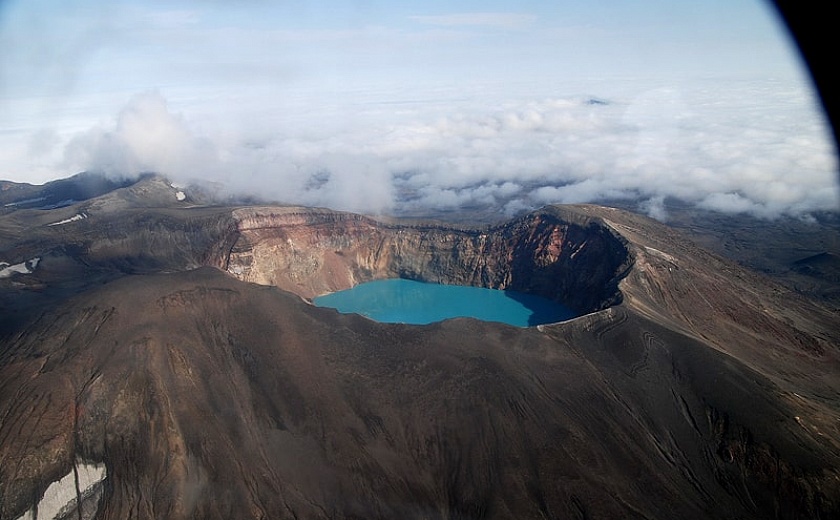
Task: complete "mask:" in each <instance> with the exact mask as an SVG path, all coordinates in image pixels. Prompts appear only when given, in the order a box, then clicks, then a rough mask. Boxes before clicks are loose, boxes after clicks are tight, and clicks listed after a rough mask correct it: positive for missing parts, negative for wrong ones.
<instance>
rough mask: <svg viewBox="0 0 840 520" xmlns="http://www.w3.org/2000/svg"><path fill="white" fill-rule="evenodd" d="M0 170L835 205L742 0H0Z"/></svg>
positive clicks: (34, 177)
mask: <svg viewBox="0 0 840 520" xmlns="http://www.w3.org/2000/svg"><path fill="white" fill-rule="evenodd" d="M0 44H2V46H3V48H4V50H5V51H4V54H3V56H2V57H0V117H2V120H3V121H4V122H5V123H6V124H5V125H4V126H3V129H2V130H3V134H4V139H3V140H2V141H0V164H1V165H2V170H0V178H2V179H6V180H12V181H18V182H31V183H43V182H46V181H49V180H53V179H57V178H63V177H67V176H70V175H72V174H74V173H77V172H79V171H85V170H88V171H99V172H103V173H106V174H110V175H118V176H131V175H134V174H136V173H139V172H143V171H155V172H158V173H161V174H163V175H166V176H167V177H169V178H171V179H173V180H175V181H179V182H188V181H190V180H193V179H203V180H209V181H213V182H219V183H222V184H224V185H225V186H226V189H228V190H229V191H230V192H231V193H235V194H239V195H248V194H253V195H258V196H263V197H269V198H272V199H276V200H280V201H284V202H289V203H295V204H305V205H318V206H327V207H332V208H334V209H341V210H351V211H364V212H373V213H377V212H379V213H389V212H394V211H395V210H396V209H402V210H405V209H409V210H411V209H419V208H434V209H456V208H459V207H463V206H469V205H482V206H488V207H489V206H494V205H495V206H497V207H498V211H499V212H500V213H508V214H510V213H514V212H516V211H519V210H522V209H529V208H533V207H537V206H541V205H544V204H548V203H573V202H592V201H596V200H608V199H613V200H629V199H640V200H642V201H644V204H643V206H644V208H647V210H648V213H649V214H651V215H652V216H654V217H657V218H665V215H664V214H662V204H663V201H664V199H665V198H667V197H675V198H678V199H680V200H683V201H686V202H688V203H691V204H695V205H697V206H698V207H702V208H706V209H714V210H719V211H726V212H746V213H750V214H753V215H757V216H762V217H773V216H777V215H783V214H787V215H793V216H803V217H804V216H807V215H808V214H809V213H810V212H813V211H820V210H836V209H838V201H840V195H838V193H840V189H838V182H837V180H838V177H837V171H838V166H837V152H836V150H835V149H834V144H833V142H832V140H831V134H830V127H829V124H828V122H827V120H826V118H825V116H824V114H823V113H822V112H821V108H820V106H819V102H818V99H817V98H816V94H815V91H814V89H813V87H812V85H811V83H810V79H809V78H808V77H807V76H806V70H805V68H804V66H803V64H802V62H801V60H800V58H799V57H798V55H797V54H796V51H795V49H794V47H793V45H792V42H791V40H790V38H789V37H788V36H787V33H786V32H785V30H784V28H783V26H782V25H781V22H780V20H779V19H778V16H777V15H776V13H775V11H773V9H772V4H770V3H765V2H758V1H754V0H753V1H747V0H740V1H729V2H717V1H715V2H710V1H702V2H701V1H699V0H698V1H691V2H680V3H679V5H674V3H673V2H665V1H658V0H657V1H653V0H648V1H644V2H642V1H638V2H629V3H612V2H593V3H587V4H585V5H580V4H579V3H574V2H555V3H547V2H536V1H534V2H529V1H525V2H522V1H519V2H516V3H514V2H509V1H508V2H503V1H497V2H481V3H479V2H472V1H469V2H460V3H458V4H457V5H456V4H453V3H451V2H424V3H414V2H391V3H378V2H375V1H356V2H321V3H318V4H306V3H305V4H302V5H297V4H291V3H272V2H261V1H250V2H245V3H243V4H241V5H237V6H232V5H227V4H225V3H220V2H213V1H209V0H208V1H197V2H151V3H139V2H128V1H123V2H113V3H108V4H107V5H100V4H99V3H96V2H85V1H82V2H75V3H73V4H72V5H71V4H67V3H62V2H55V1H28V2H22V1H10V2H6V3H3V4H2V5H0Z"/></svg>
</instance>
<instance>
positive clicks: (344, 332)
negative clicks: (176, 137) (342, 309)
mask: <svg viewBox="0 0 840 520" xmlns="http://www.w3.org/2000/svg"><path fill="white" fill-rule="evenodd" d="M156 182H157V181H156V180H155V179H146V180H144V181H143V183H145V184H140V185H138V186H134V187H133V189H134V191H132V192H131V194H136V193H138V192H139V193H141V195H142V192H143V190H149V193H153V194H156V195H155V197H159V199H156V200H159V201H160V202H159V203H152V202H148V200H149V199H143V200H146V201H147V202H144V203H140V204H134V203H133V202H131V197H129V196H127V195H126V192H124V191H122V192H121V191H119V190H118V191H115V192H112V193H109V194H107V195H105V196H103V197H101V198H96V199H91V200H90V201H87V202H85V204H90V205H89V206H86V207H88V208H90V211H89V212H88V217H87V218H85V219H78V220H76V221H72V222H68V223H67V224H62V225H61V226H66V227H65V228H64V232H62V233H55V232H54V230H52V229H51V228H54V227H57V226H52V227H51V226H48V223H49V222H54V221H56V220H57V217H58V216H59V215H54V216H50V215H49V214H50V213H52V212H53V211H56V210H48V211H45V213H43V214H42V213H39V214H37V215H36V216H37V217H38V218H39V219H41V220H37V221H33V220H31V219H32V218H34V217H30V216H28V214H27V213H26V211H27V210H17V211H13V212H11V213H9V214H7V215H5V216H3V217H2V218H0V230H5V231H14V230H15V229H17V227H19V228H21V229H25V230H26V232H9V233H7V234H5V235H0V239H2V240H0V254H2V255H5V256H4V258H9V259H10V262H12V261H14V262H20V261H21V260H20V259H25V258H29V257H30V256H34V255H37V254H40V255H42V257H43V260H41V261H40V262H39V263H38V265H37V266H36V268H34V269H32V270H31V272H27V273H15V274H13V275H11V276H9V277H7V278H3V279H0V296H2V298H0V303H2V304H3V305H4V309H3V310H4V313H5V316H4V319H3V320H2V322H0V325H2V327H0V342H2V343H0V518H3V519H5V518H18V517H20V516H21V515H24V514H28V513H27V512H29V513H32V512H34V511H36V510H37V511H48V510H52V509H55V510H58V509H60V508H61V507H62V506H63V505H64V504H59V506H55V505H54V502H57V501H58V502H60V501H59V500H58V498H57V497H60V496H66V497H69V498H67V499H66V500H65V502H66V501H67V500H69V501H70V502H71V504H70V505H69V506H66V507H64V509H63V511H64V513H62V514H63V515H64V517H67V518H70V517H72V518H77V517H78V516H79V515H78V514H77V511H76V508H75V505H73V504H72V502H73V499H74V498H75V500H76V501H81V502H82V504H83V507H82V508H81V509H82V510H83V514H82V517H86V516H90V515H93V514H95V515H96V516H97V517H98V518H204V517H207V518H394V517H403V518H511V517H516V518H623V517H639V518H674V517H686V518H720V517H736V518H768V517H770V518H772V517H780V518H830V517H836V516H838V515H840V472H838V468H840V466H839V465H838V464H840V431H838V427H837V425H838V424H840V423H838V421H840V393H838V390H840V381H839V380H838V375H840V363H838V345H840V338H838V328H837V326H836V325H837V323H838V320H837V315H836V314H835V313H832V312H830V311H827V310H826V309H824V308H822V307H821V306H819V305H817V304H814V303H812V302H810V301H808V300H804V299H801V298H798V297H796V296H795V295H794V294H791V293H790V292H788V291H785V290H783V289H782V288H781V287H780V286H777V285H775V284H773V283H772V282H770V281H768V280H767V279H764V278H762V277H760V276H757V275H755V274H753V273H751V272H749V271H746V270H743V269H741V268H739V267H738V266H736V265H734V264H731V263H728V262H726V261H723V260H721V259H720V258H718V257H716V256H714V255H711V254H709V253H707V252H705V251H703V250H702V249H699V248H697V247H696V246H694V245H693V244H691V243H690V242H688V241H686V240H684V239H682V238H681V236H680V235H679V234H677V233H675V232H674V231H673V230H670V229H669V228H667V227H666V226H663V225H661V224H658V223H656V222H654V221H651V220H649V219H646V218H644V217H639V216H636V215H633V214H630V213H627V212H623V211H617V210H610V209H608V208H600V207H595V206H579V207H548V208H544V209H543V210H541V211H538V212H535V213H533V214H530V215H526V216H524V217H522V218H520V219H516V220H513V221H511V222H508V223H505V224H502V225H499V226H495V227H490V228H483V229H461V228H455V227H447V226H445V225H443V224H434V225H432V224H418V223H414V224H411V225H408V224H405V223H400V222H386V221H382V220H377V219H370V218H366V217H361V216H358V215H350V214H346V213H337V212H331V211H328V210H314V209H305V208H240V209H237V210H233V209H228V208H221V207H216V208H209V207H201V208H199V207H190V205H189V204H187V202H188V201H178V200H176V199H175V198H174V197H172V194H171V193H170V192H169V191H171V189H172V188H171V187H168V185H166V184H165V183H160V182H158V183H157V184H155V183H156ZM150 183H151V184H150ZM123 189H125V188H123ZM138 190H139V191H138ZM168 190H169V191H168ZM131 196H132V197H133V196H134V195H131ZM141 198H142V196H141ZM114 201H117V202H119V201H122V202H119V203H117V202H114ZM156 204H158V207H155V205H156ZM61 211H65V212H74V211H79V206H75V207H68V208H65V209H63V210H61ZM45 215H46V216H45ZM63 218H67V217H63ZM27 223H29V227H27ZM58 227H60V226H58ZM39 248H40V249H39ZM44 248H46V249H44ZM43 251H48V252H47V253H44V252H43ZM0 259H2V258H0ZM132 259H133V260H132ZM15 265H17V264H15ZM200 265H207V266H214V267H202V268H198V269H195V267H197V266H200ZM155 271H158V272H165V273H168V274H154V272H155ZM80 273H83V274H86V276H83V277H81V279H80V278H79V277H78V276H77V275H79V274H80ZM400 275H401V276H410V277H413V278H419V279H424V280H430V281H440V282H446V283H468V284H473V285H483V286H489V287H507V288H516V289H519V290H525V291H528V292H536V293H538V294H543V295H548V296H549V297H553V298H557V299H560V300H564V299H565V300H566V301H567V302H568V301H571V302H573V303H574V304H575V305H576V306H577V307H578V309H579V310H581V311H583V312H588V314H586V315H584V316H582V317H580V318H577V319H575V320H571V321H568V322H564V323H558V324H555V325H551V326H543V327H539V328H528V329H521V328H514V327H509V326H505V325H500V324H490V323H482V322H478V321H475V320H468V319H459V320H451V321H447V322H444V323H439V324H434V325H428V326H406V325H393V324H379V323H375V322H371V321H369V320H366V319H363V318H361V317H359V316H353V315H341V314H338V313H336V312H334V311H332V310H329V309H320V308H315V307H313V306H311V305H309V304H308V303H307V302H306V301H305V299H304V298H303V297H308V296H311V295H312V294H316V293H318V292H319V291H324V290H330V289H337V288H343V287H345V286H350V285H352V284H354V283H358V282H360V281H365V280H367V279H373V278H377V277H386V276H400ZM236 277H239V278H241V279H242V280H237V279H236ZM243 280H247V281H243ZM248 281H258V282H261V283H263V284H272V285H277V286H279V287H280V288H277V287H271V286H270V285H262V286H260V285H256V284H253V283H248ZM293 292H297V294H293ZM72 293H78V294H75V295H72ZM579 293H583V294H579ZM575 298H577V299H575ZM17 301H23V302H26V305H27V307H26V312H23V311H22V310H20V309H19V308H17V307H15V302H17ZM7 309H8V311H9V312H6V311H7ZM102 467H104V471H102V472H101V474H100V473H97V471H99V468H102ZM76 474H79V475H81V476H84V475H90V474H92V475H94V476H96V475H99V477H98V478H100V479H101V478H102V477H103V476H104V479H102V480H96V478H93V479H89V480H90V482H92V483H87V484H81V483H80V484H79V485H78V486H77V485H76V484H75V482H76V481H77V480H78V481H79V482H82V481H85V482H87V481H86V480H85V479H84V478H79V479H76V478H75V475H76ZM68 475H70V478H65V477H67V476H68ZM56 482H59V483H64V484H61V485H59V484H55V483H56ZM62 486H63V487H62ZM39 518H40V516H39Z"/></svg>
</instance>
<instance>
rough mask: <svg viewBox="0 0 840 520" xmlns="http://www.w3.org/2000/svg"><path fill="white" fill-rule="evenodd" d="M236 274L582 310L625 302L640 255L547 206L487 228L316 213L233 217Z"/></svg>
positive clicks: (257, 212) (307, 287) (329, 288)
mask: <svg viewBox="0 0 840 520" xmlns="http://www.w3.org/2000/svg"><path fill="white" fill-rule="evenodd" d="M234 219H235V220H236V221H237V223H238V232H239V236H238V238H237V240H236V242H235V244H234V245H233V247H232V249H231V251H230V254H229V256H228V258H227V265H226V268H227V271H228V272H230V273H232V274H233V275H235V276H236V277H238V278H240V279H241V280H245V281H249V282H255V283H260V284H265V285H275V286H278V287H280V288H283V289H285V290H288V291H292V292H294V293H297V294H299V295H301V296H303V297H305V298H312V297H314V296H317V295H319V294H324V293H327V292H333V291H338V290H343V289H348V288H350V287H353V286H355V285H357V284H359V283H363V282H367V281H371V280H375V279H383V278H407V279H413V280H421V281H427V282H434V283H443V284H458V285H470V286H477V287H486V288H492V289H510V290H516V291H520V292H525V293H530V294H537V295H540V296H544V297H547V298H550V299H553V300H555V301H558V302H562V303H564V304H566V305H568V306H570V307H572V308H574V309H575V310H578V311H580V312H589V311H593V310H597V309H601V308H604V307H607V306H609V305H612V304H614V303H617V302H618V301H620V298H621V296H620V293H619V292H618V288H617V287H618V281H619V280H620V279H621V277H622V276H624V274H625V273H626V271H627V269H628V268H629V266H630V264H631V262H632V258H631V256H630V254H629V253H628V250H627V248H626V247H625V244H624V242H623V239H621V238H620V237H619V236H618V235H616V234H614V233H613V232H612V231H611V230H610V229H609V228H607V227H606V226H604V225H603V224H602V223H599V222H597V221H596V220H593V219H586V218H576V216H575V215H571V214H569V215H567V214H565V213H564V212H563V211H562V210H560V209H557V208H545V209H543V210H541V211H538V212H535V213H531V214H529V215H527V216H525V217H522V218H520V219H516V220H512V221H509V222H507V223H505V224H502V225H499V226H495V227H490V228H484V229H463V228H456V227H449V226H444V225H437V224H394V223H388V222H384V221H380V220H376V219H373V218H369V217H364V216H361V215H355V214H350V213H339V212H333V211H326V210H313V209H307V208H276V207H274V208H248V209H242V210H237V211H235V212H234Z"/></svg>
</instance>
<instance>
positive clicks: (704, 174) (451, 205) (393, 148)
mask: <svg viewBox="0 0 840 520" xmlns="http://www.w3.org/2000/svg"><path fill="white" fill-rule="evenodd" d="M605 90H608V89H605ZM409 94H413V95H409ZM420 94H425V97H421V96H420ZM455 94H456V93H455V92H446V91H443V92H436V93H434V95H432V94H430V93H428V92H424V93H420V92H417V93H406V92H402V93H400V94H399V95H397V94H393V93H392V94H390V95H388V96H385V97H383V96H382V93H373V94H366V95H360V96H359V97H357V98H355V99H354V100H352V102H349V103H347V102H343V103H336V104H335V105H329V104H326V105H319V106H318V107H317V108H315V107H314V105H312V104H310V103H308V102H307V100H306V99H300V100H298V101H297V102H289V103H287V104H285V105H284V106H280V107H275V108H273V109H266V108H263V107H259V106H254V107H253V112H251V113H249V112H248V110H247V109H245V110H241V108H242V107H239V108H238V109H237V111H235V112H231V113H228V112H225V111H224V110H222V111H219V110H215V111H214V110H213V109H212V108H211V107H207V106H201V105H194V106H193V107H192V109H193V110H194V111H195V113H189V112H179V111H176V110H173V109H172V108H171V107H170V106H169V105H168V104H167V102H166V100H165V99H164V98H163V96H162V95H161V94H160V93H158V92H148V93H144V94H141V95H138V96H136V97H134V98H133V99H131V100H130V101H129V102H128V104H127V105H126V106H125V107H124V108H123V109H122V111H121V112H120V113H119V114H118V115H117V117H116V118H115V119H113V120H111V121H109V122H107V123H104V124H102V125H99V126H97V127H94V128H92V129H89V130H87V131H84V132H81V133H78V134H76V135H75V136H73V137H72V138H71V139H69V141H68V143H67V144H66V146H65V150H64V159H63V160H64V166H65V168H67V169H69V170H71V171H72V170H97V171H103V172H106V173H110V174H114V175H125V174H132V173H137V172H143V171H156V172H160V173H163V174H166V175H168V176H170V177H172V178H173V179H175V180H178V181H181V182H186V181H190V180H195V179H204V180H211V181H214V182H221V183H223V184H224V185H225V186H226V187H227V189H228V190H230V191H231V192H233V193H237V194H250V195H258V196H262V197H266V198H270V199H274V200H278V201H282V202H289V203H297V204H307V205H320V206H328V207H332V208H336V209H346V210H352V211H361V212H369V213H399V212H406V211H410V212H414V213H417V212H422V211H423V210H424V208H432V209H453V210H454V209H457V208H476V207H481V208H491V209H494V210H496V211H498V212H499V213H500V214H512V213H515V212H517V211H519V210H523V209H529V208H533V207H537V206H540V205H543V204H547V203H578V202H601V201H609V200H617V199H618V200H629V199H633V200H641V201H642V206H641V207H642V208H643V209H645V210H646V211H648V213H649V214H651V215H652V216H654V217H658V218H665V217H666V214H665V212H664V205H663V201H664V200H665V198H667V197H675V198H678V199H681V200H683V201H686V202H689V203H693V204H696V205H697V206H699V207H703V208H707V209H713V210H718V211H724V212H746V213H750V214H753V215H757V216H761V217H768V218H769V217H774V216H778V215H781V214H790V215H804V214H807V213H809V212H813V211H818V210H836V209H837V208H838V178H837V177H836V175H837V173H836V172H837V158H836V155H835V151H834V150H833V148H832V145H831V144H830V141H829V140H828V136H829V134H828V129H827V127H826V123H825V122H824V121H823V120H822V119H821V118H820V117H819V115H818V112H817V111H816V107H814V106H813V105H812V104H811V103H812V101H811V100H810V99H809V98H808V97H807V96H805V95H804V94H802V93H801V92H799V91H798V90H797V89H795V88H792V87H791V86H789V85H786V84H784V83H780V82H772V81H761V82H754V83H743V82H740V83H733V84H729V85H725V84H720V83H719V82H709V83H708V84H706V85H697V84H693V85H692V86H691V87H690V88H689V87H682V86H674V85H671V86H655V87H652V88H641V87H640V86H638V85H637V86H635V87H634V88H626V89H623V90H622V89H620V88H619V89H616V88H615V86H613V88H612V93H611V94H610V95H608V96H599V97H593V96H585V95H584V96H581V95H574V96H554V97H551V96H549V97H539V98H535V99H527V98H519V99H512V100H511V99H499V98H497V97H494V96H493V95H489V96H488V95H484V96H482V95H476V96H465V97H462V98H457V97H454V95H455ZM383 100H386V101H388V102H383ZM42 137H43V138H45V139H46V138H47V137H50V136H45V137H44V136H42Z"/></svg>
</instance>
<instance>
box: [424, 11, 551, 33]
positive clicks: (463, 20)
mask: <svg viewBox="0 0 840 520" xmlns="http://www.w3.org/2000/svg"><path fill="white" fill-rule="evenodd" d="M410 18H411V19H412V20H414V21H416V22H419V23H422V24H427V25H439V26H444V27H459V26H482V27H495V28H503V29H519V28H523V27H526V26H528V25H530V24H532V23H533V22H534V21H535V20H536V18H537V17H536V16H534V15H532V14H523V13H454V14H444V15H427V16H420V15H418V16H411V17H410Z"/></svg>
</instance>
